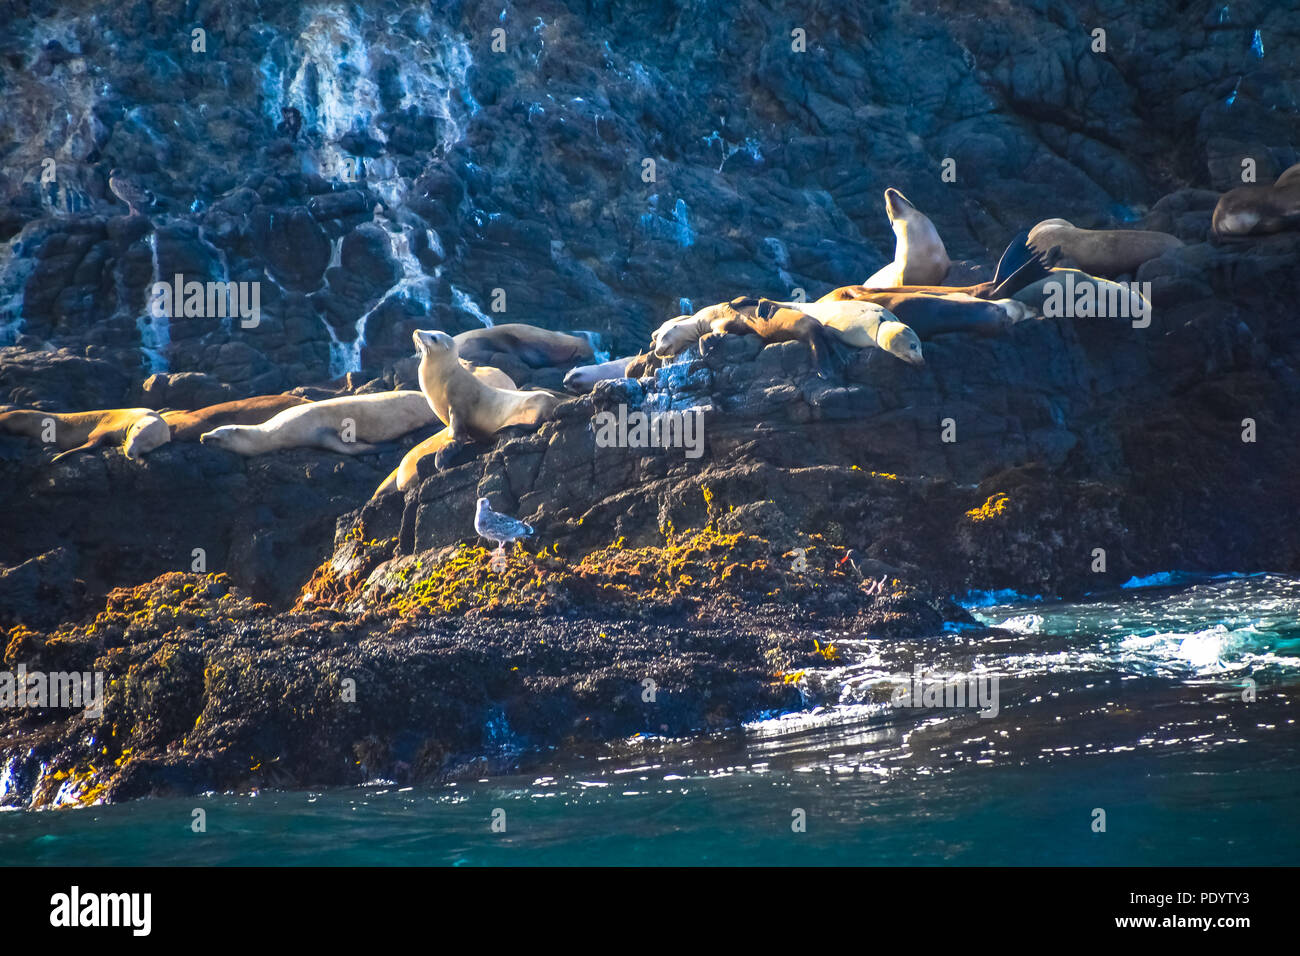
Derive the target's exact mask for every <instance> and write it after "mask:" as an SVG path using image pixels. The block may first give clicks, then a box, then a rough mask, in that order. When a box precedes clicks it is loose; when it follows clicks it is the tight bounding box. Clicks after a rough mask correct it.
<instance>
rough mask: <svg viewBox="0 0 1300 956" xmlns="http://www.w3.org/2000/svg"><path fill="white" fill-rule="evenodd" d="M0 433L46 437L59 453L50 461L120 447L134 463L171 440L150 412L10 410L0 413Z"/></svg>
mask: <svg viewBox="0 0 1300 956" xmlns="http://www.w3.org/2000/svg"><path fill="white" fill-rule="evenodd" d="M0 431H3V432H8V433H10V434H13V435H26V436H28V437H29V438H35V439H38V440H40V441H44V440H45V437H46V435H50V436H51V440H52V442H53V444H54V445H55V446H56V447H57V448H60V449H62V451H61V452H60V453H59V454H57V455H55V456H54V458H53V459H52V460H53V461H58V460H59V459H60V458H66V457H67V456H68V455H72V454H76V453H77V452H79V451H89V450H90V449H92V448H98V447H99V446H100V445H107V444H120V445H121V446H122V453H123V454H125V455H126V457H127V458H130V459H131V460H132V461H138V460H140V459H141V458H142V457H144V456H145V455H146V454H148V453H149V452H151V451H153V450H154V449H155V448H157V447H158V446H159V445H165V444H167V443H168V442H169V441H171V439H172V435H171V429H170V428H168V427H167V423H166V422H165V421H163V419H162V416H160V415H159V414H158V413H157V412H155V411H154V410H153V409H152V408H103V409H98V410H95V411H90V412H42V411H39V410H37V409H12V410H10V411H6V412H0Z"/></svg>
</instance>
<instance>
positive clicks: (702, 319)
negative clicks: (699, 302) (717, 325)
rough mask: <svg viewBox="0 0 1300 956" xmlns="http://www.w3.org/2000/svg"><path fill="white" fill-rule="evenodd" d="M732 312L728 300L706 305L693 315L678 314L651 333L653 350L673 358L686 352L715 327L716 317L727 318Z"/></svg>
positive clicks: (657, 353)
mask: <svg viewBox="0 0 1300 956" xmlns="http://www.w3.org/2000/svg"><path fill="white" fill-rule="evenodd" d="M730 314H731V306H730V305H729V304H728V303H726V302H718V303H716V304H714V305H706V306H705V307H704V308H702V309H700V310H699V311H698V312H694V313H692V314H691V315H678V316H675V317H673V318H671V319H669V320H668V321H667V322H665V323H663V324H662V325H660V326H659V328H657V329H655V330H654V331H653V332H652V333H650V342H651V351H652V352H654V354H655V355H656V356H658V357H659V358H661V359H663V358H672V357H673V356H674V355H677V354H678V353H679V352H684V351H685V350H686V349H688V348H690V347H691V346H692V345H694V344H695V343H696V342H698V341H699V340H700V336H701V335H704V334H705V333H706V332H708V331H709V330H710V329H711V328H712V327H713V321H714V320H715V319H721V318H726V317H727V316H728V315H730Z"/></svg>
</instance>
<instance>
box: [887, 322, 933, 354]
mask: <svg viewBox="0 0 1300 956" xmlns="http://www.w3.org/2000/svg"><path fill="white" fill-rule="evenodd" d="M876 345H878V346H880V348H882V349H884V350H885V351H886V352H888V353H889V354H890V355H894V356H896V357H898V358H901V359H902V360H903V361H904V362H906V363H907V364H908V365H924V364H925V356H924V355H922V354H921V340H920V339H919V338H918V337H917V335H916V333H915V332H914V331H913V330H912V327H911V326H910V325H904V324H903V323H902V322H881V323H880V328H879V329H877V330H876Z"/></svg>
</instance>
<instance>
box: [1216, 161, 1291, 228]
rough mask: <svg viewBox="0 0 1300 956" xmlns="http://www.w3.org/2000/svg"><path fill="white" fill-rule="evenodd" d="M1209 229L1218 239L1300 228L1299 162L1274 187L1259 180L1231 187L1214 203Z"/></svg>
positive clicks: (1280, 177) (1278, 178) (1279, 178)
mask: <svg viewBox="0 0 1300 956" xmlns="http://www.w3.org/2000/svg"><path fill="white" fill-rule="evenodd" d="M1210 228H1211V230H1212V231H1213V233H1214V236H1215V238H1218V239H1228V238H1236V237H1239V236H1258V235H1264V234H1266V233H1272V232H1282V231H1284V230H1287V229H1298V228H1300V163H1296V164H1295V165H1294V166H1292V167H1290V168H1289V169H1287V170H1286V171H1285V172H1284V173H1282V175H1281V176H1279V177H1277V181H1276V182H1274V183H1273V185H1271V186H1268V185H1265V184H1262V183H1260V184H1255V185H1252V186H1238V187H1237V188H1236V189H1230V190H1228V191H1227V192H1226V193H1224V194H1223V195H1222V196H1220V197H1219V201H1218V202H1217V203H1216V204H1215V206H1214V217H1213V219H1212V220H1211V226H1210Z"/></svg>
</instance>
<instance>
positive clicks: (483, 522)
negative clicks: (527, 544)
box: [474, 498, 533, 555]
mask: <svg viewBox="0 0 1300 956" xmlns="http://www.w3.org/2000/svg"><path fill="white" fill-rule="evenodd" d="M474 530H475V531H477V532H478V533H479V536H480V537H483V538H487V539H488V540H489V541H495V542H496V543H497V550H496V553H497V554H499V555H504V554H505V550H506V545H507V544H509V543H510V542H513V541H518V540H519V539H520V538H525V537H527V536H528V535H530V534H532V533H533V528H532V525H528V524H525V523H524V522H522V521H520V520H519V519H518V518H512V517H510V516H509V515H503V514H501V513H500V512H499V511H493V510H492V508H491V507H490V506H489V505H488V500H487V499H486V498H480V499H479V500H478V511H477V512H476V513H475V515H474Z"/></svg>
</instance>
